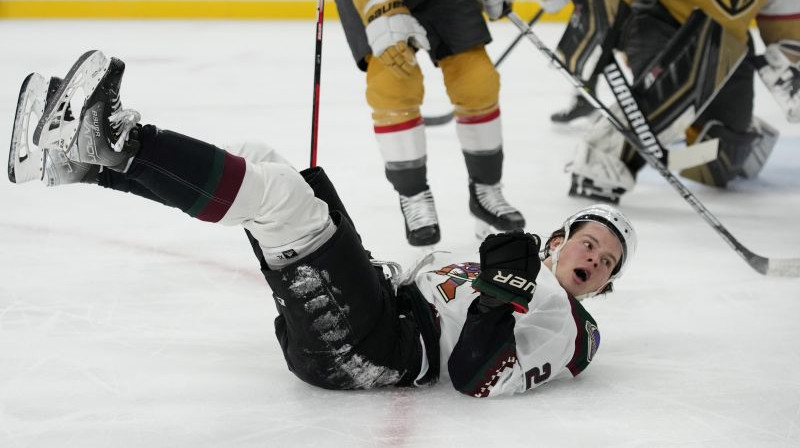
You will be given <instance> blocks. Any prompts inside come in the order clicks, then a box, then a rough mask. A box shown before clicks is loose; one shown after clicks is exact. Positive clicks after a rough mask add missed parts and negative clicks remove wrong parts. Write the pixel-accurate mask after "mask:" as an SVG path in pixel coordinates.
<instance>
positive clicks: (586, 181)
mask: <svg viewBox="0 0 800 448" xmlns="http://www.w3.org/2000/svg"><path fill="white" fill-rule="evenodd" d="M626 191H627V190H626V189H624V188H622V187H613V186H604V185H602V184H595V183H594V180H592V179H591V178H588V177H585V176H581V175H579V174H574V173H573V174H572V185H571V186H570V188H569V196H572V197H581V198H587V199H591V200H593V201H601V202H606V203H608V204H614V205H616V204H619V200H620V198H621V197H622V195H623V194H625V192H626Z"/></svg>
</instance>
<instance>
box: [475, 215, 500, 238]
mask: <svg viewBox="0 0 800 448" xmlns="http://www.w3.org/2000/svg"><path fill="white" fill-rule="evenodd" d="M493 233H503V231H502V230H499V229H497V228H496V227H494V226H492V225H491V224H489V223H487V222H486V221H483V220H481V219H478V218H475V238H477V239H479V240H481V241H483V240H485V239H486V237H487V236H489V235H491V234H493Z"/></svg>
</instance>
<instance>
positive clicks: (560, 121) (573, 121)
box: [550, 95, 597, 127]
mask: <svg viewBox="0 0 800 448" xmlns="http://www.w3.org/2000/svg"><path fill="white" fill-rule="evenodd" d="M596 115H597V110H596V109H595V108H594V106H592V105H591V104H590V103H589V102H588V101H586V99H585V98H584V97H583V96H582V95H577V96H575V97H574V98H573V102H572V104H570V106H569V107H568V108H566V109H564V110H562V111H559V112H556V113H554V114H552V115H550V121H551V122H553V124H556V125H560V126H569V127H581V126H585V125H588V124H589V123H590V122H591V121H592V120H594V118H595V116H596Z"/></svg>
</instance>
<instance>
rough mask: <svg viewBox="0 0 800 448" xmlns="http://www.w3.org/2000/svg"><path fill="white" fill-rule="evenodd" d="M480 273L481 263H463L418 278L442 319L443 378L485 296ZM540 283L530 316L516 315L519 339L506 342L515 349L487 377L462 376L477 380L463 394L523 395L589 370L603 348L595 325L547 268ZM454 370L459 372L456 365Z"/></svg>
mask: <svg viewBox="0 0 800 448" xmlns="http://www.w3.org/2000/svg"><path fill="white" fill-rule="evenodd" d="M479 273H480V265H479V264H478V263H457V264H450V265H446V266H442V267H441V268H439V269H434V270H431V271H427V272H421V273H420V274H418V276H417V277H416V284H417V286H418V287H419V290H420V291H421V292H422V294H423V295H424V296H425V298H426V299H427V300H428V302H430V303H432V304H433V305H434V306H435V307H436V309H437V310H438V312H439V314H440V323H441V337H440V353H441V357H440V359H441V361H442V366H441V372H447V371H448V359H449V358H450V355H451V354H452V353H453V349H454V347H455V346H456V344H457V343H458V341H459V338H460V337H461V332H462V328H463V327H464V323H465V321H466V320H467V315H468V309H469V307H470V305H471V304H472V302H473V301H474V300H475V299H476V298H478V296H479V294H480V293H479V292H478V291H476V290H474V289H473V288H472V280H473V279H474V278H476V277H477V276H478V274H479ZM536 283H537V287H536V291H535V293H534V296H533V300H532V301H531V302H530V304H529V307H530V310H529V311H528V313H526V314H520V313H513V319H514V323H513V337H512V336H511V335H510V334H508V335H507V336H501V337H507V338H508V339H509V340H510V344H511V347H512V348H511V349H510V350H506V353H500V354H498V356H497V357H496V358H495V359H497V362H492V363H490V364H489V365H485V366H482V367H481V368H480V369H479V370H482V371H477V372H460V373H459V376H461V373H466V374H467V375H469V376H470V377H472V376H474V378H475V381H472V382H471V385H470V386H469V387H468V388H467V389H466V390H461V392H464V393H466V394H469V395H473V396H476V397H488V396H497V395H509V394H514V393H521V392H525V391H526V390H528V389H532V388H534V387H537V386H540V385H542V384H544V383H546V382H548V381H551V380H553V379H555V378H559V377H563V376H567V377H574V376H576V375H578V374H579V373H580V372H582V371H583V369H585V368H586V367H587V366H588V365H589V363H590V362H591V360H592V358H593V357H594V355H595V353H596V352H597V349H598V346H599V344H600V333H599V331H598V329H597V325H596V323H595V321H594V319H593V318H592V317H591V316H590V315H589V313H588V312H586V310H585V309H584V308H583V306H582V305H581V304H580V303H579V302H578V301H577V300H575V299H574V298H573V297H570V296H569V295H568V294H567V292H566V291H565V290H564V289H563V288H562V287H561V285H559V284H558V281H557V280H556V278H555V276H554V275H553V274H552V272H550V271H549V270H548V269H547V268H545V267H542V269H541V271H540V272H539V275H538V278H537V281H536ZM480 325H483V324H480ZM488 330H489V331H491V329H488ZM480 337H483V336H480ZM514 343H515V347H514ZM508 345H509V344H506V346H508ZM450 368H451V369H453V368H459V367H458V366H457V365H456V366H454V365H452V363H451V365H450ZM451 372H452V371H451ZM451 376H452V375H451ZM454 385H455V384H454Z"/></svg>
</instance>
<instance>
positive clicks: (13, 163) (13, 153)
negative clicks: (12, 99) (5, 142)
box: [8, 73, 48, 184]
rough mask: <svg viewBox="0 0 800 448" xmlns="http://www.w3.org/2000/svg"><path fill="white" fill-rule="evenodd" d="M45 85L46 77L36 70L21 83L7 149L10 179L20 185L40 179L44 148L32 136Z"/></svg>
mask: <svg viewBox="0 0 800 448" xmlns="http://www.w3.org/2000/svg"><path fill="white" fill-rule="evenodd" d="M47 85H48V83H47V80H46V79H45V78H44V76H42V75H40V74H38V73H31V74H30V75H28V76H27V77H26V78H25V81H23V82H22V87H21V88H20V92H19V99H18V100H17V112H16V115H15V117H14V128H13V130H12V132H11V148H10V149H9V152H8V180H10V181H11V182H14V183H18V184H21V183H23V182H28V181H31V180H37V179H41V178H42V174H43V168H44V151H42V150H41V149H39V147H38V146H37V145H36V144H34V143H33V135H34V132H35V129H36V125H37V124H38V123H39V120H40V119H41V118H42V114H43V113H44V108H45V101H46V97H47Z"/></svg>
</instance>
